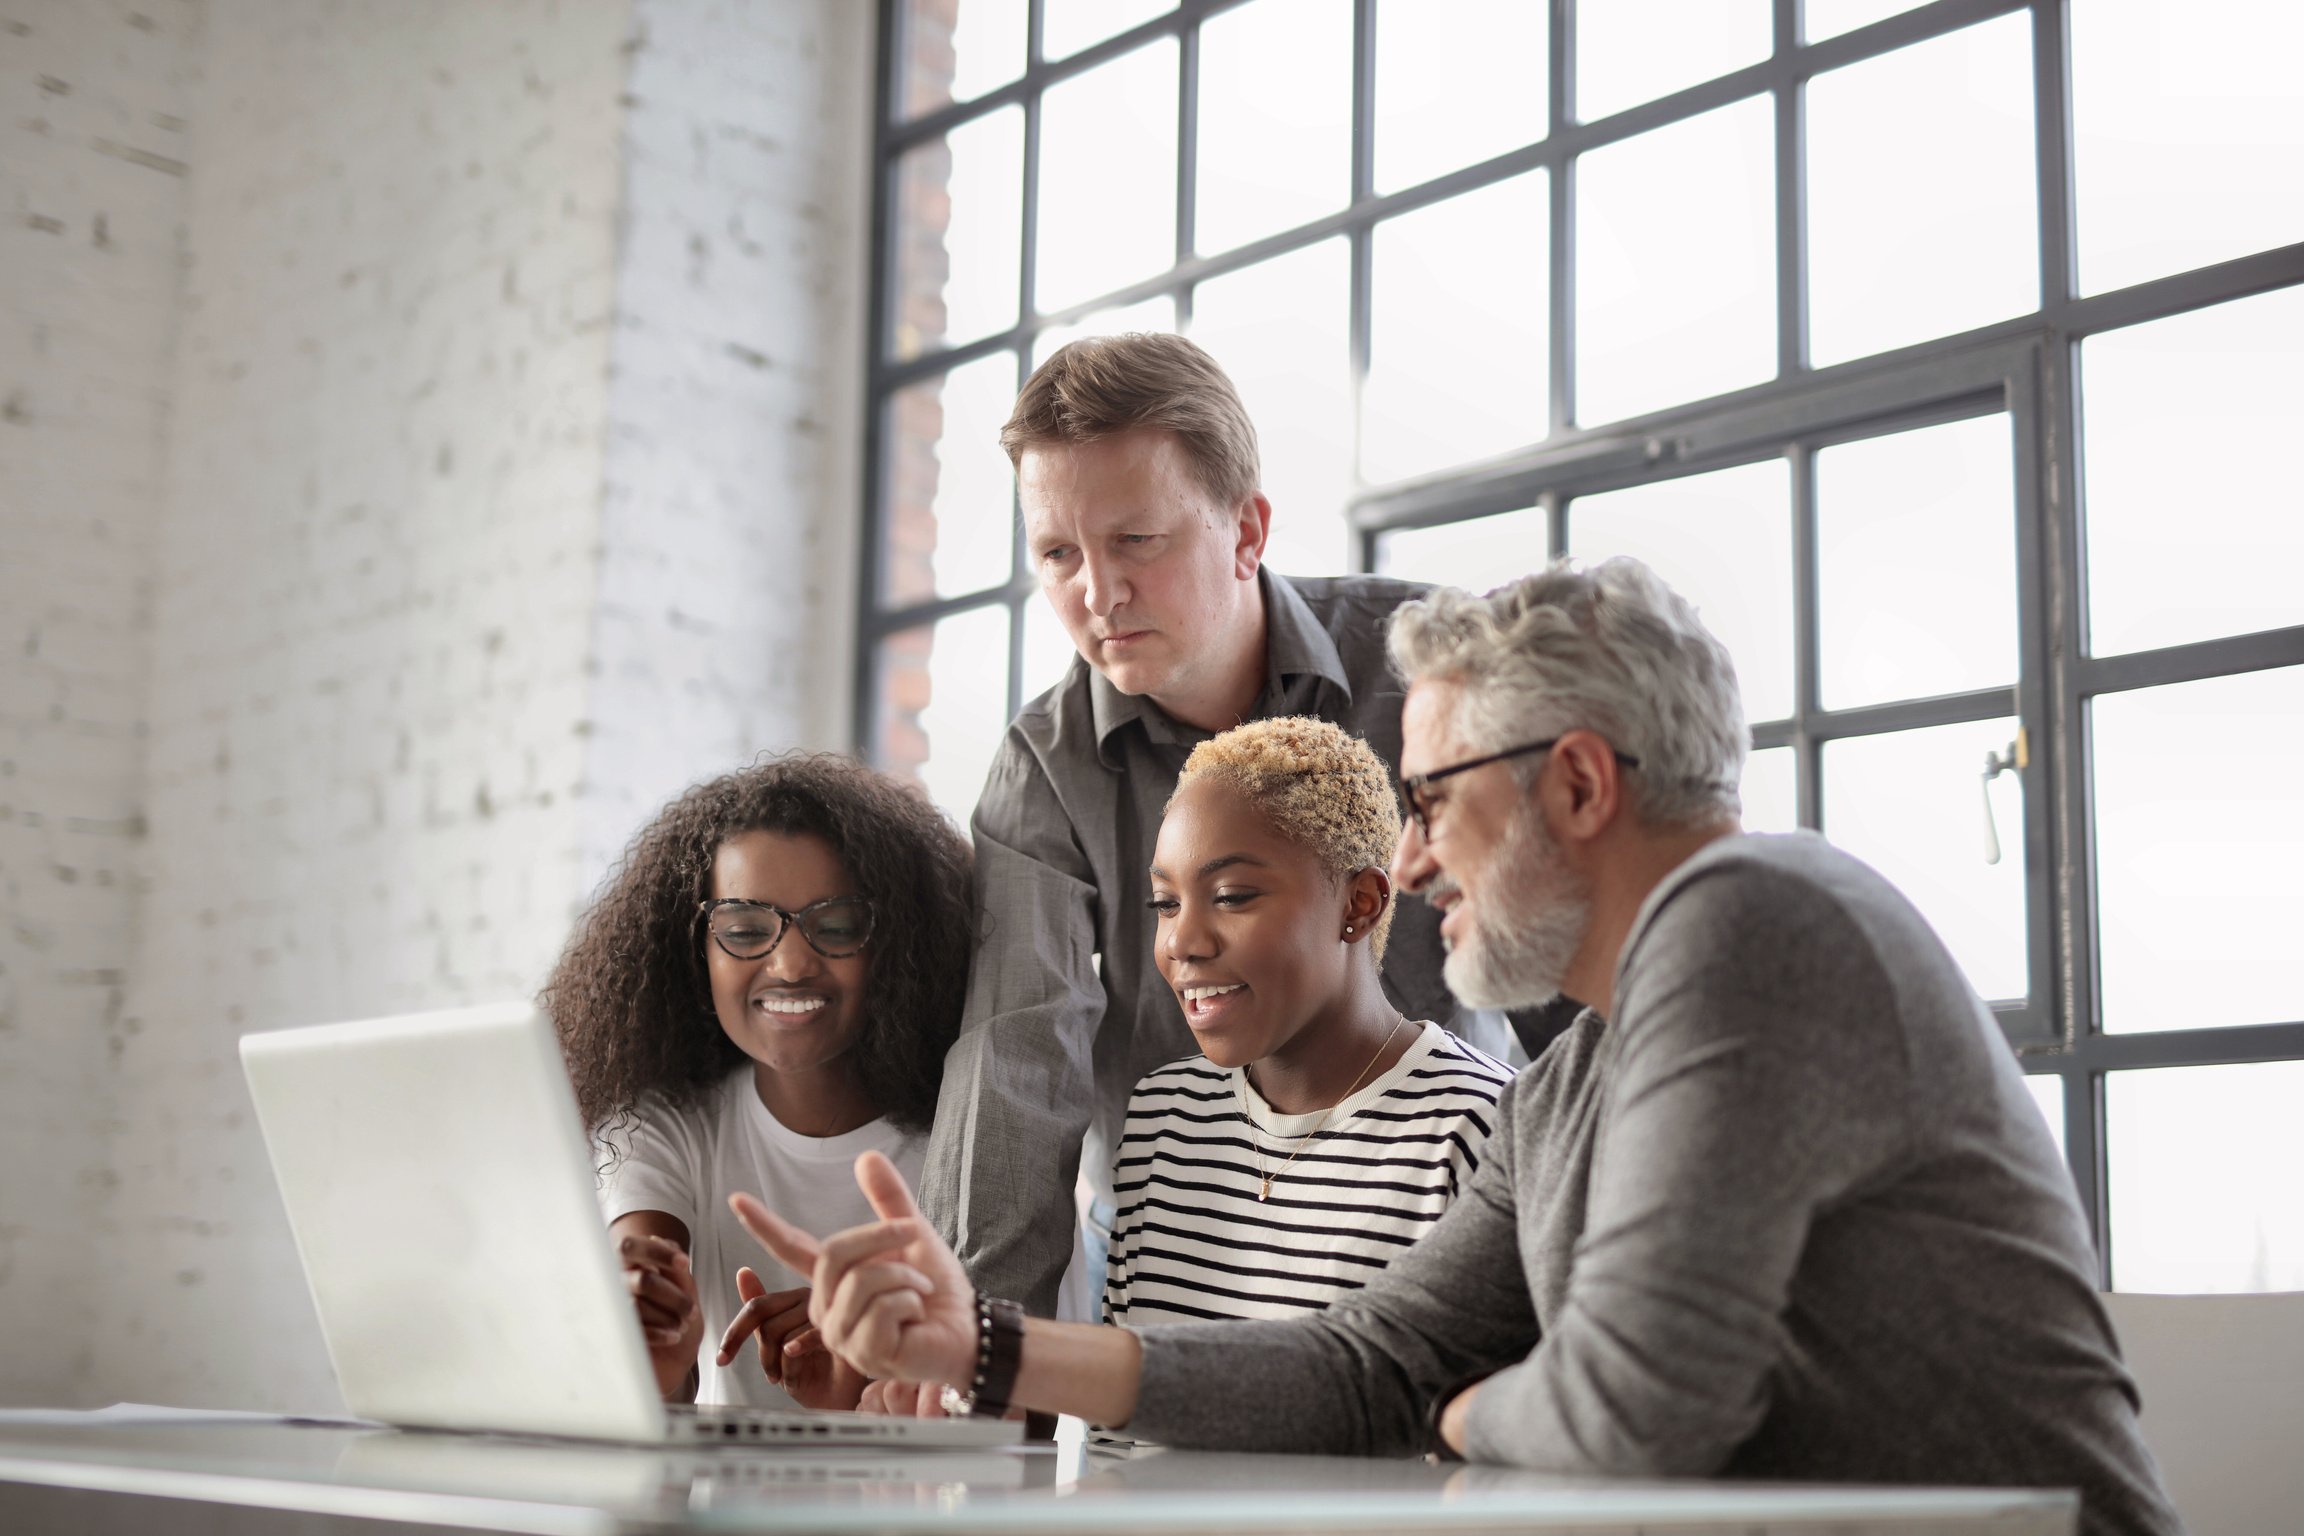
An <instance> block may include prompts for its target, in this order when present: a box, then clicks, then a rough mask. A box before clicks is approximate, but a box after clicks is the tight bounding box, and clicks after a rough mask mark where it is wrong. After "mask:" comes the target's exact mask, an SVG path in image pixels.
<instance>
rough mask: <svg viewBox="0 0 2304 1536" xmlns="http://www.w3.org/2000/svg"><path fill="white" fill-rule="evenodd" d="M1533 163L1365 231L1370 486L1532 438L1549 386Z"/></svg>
mask: <svg viewBox="0 0 2304 1536" xmlns="http://www.w3.org/2000/svg"><path fill="white" fill-rule="evenodd" d="M1544 188H1545V177H1544V173H1543V172H1542V171H1536V172H1533V173H1531V174H1529V175H1526V176H1515V177H1513V178H1512V179H1511V180H1509V181H1502V182H1498V183H1496V184H1495V185H1494V186H1490V187H1483V188H1481V189H1480V190H1479V191H1477V192H1468V193H1466V194H1464V195H1463V196H1462V197H1452V198H1449V199H1448V200H1447V201H1446V202H1441V203H1434V204H1432V205H1431V206H1430V207H1428V208H1419V209H1417V210H1416V211H1415V212H1414V213H1404V214H1402V215H1400V217H1398V218H1396V219H1387V220H1386V221H1385V222H1383V223H1381V224H1379V225H1377V226H1376V235H1375V251H1374V256H1373V261H1374V266H1375V293H1374V298H1373V305H1372V309H1373V314H1372V317H1371V320H1370V338H1369V362H1368V380H1367V383H1366V385H1365V387H1364V388H1363V390H1362V394H1361V418H1360V472H1361V474H1362V475H1363V476H1365V477H1366V478H1367V479H1369V480H1371V481H1386V480H1398V479H1402V478H1404V477H1406V476H1409V475H1414V474H1421V473H1423V472H1424V471H1426V470H1432V469H1439V468H1443V467H1445V466H1447V465H1450V464H1461V463H1465V462H1467V461H1469V460H1472V459H1479V458H1486V457H1488V456H1489V455H1491V454H1497V453H1502V452H1504V451H1505V450H1506V449H1510V448H1517V447H1519V446H1521V445H1522V444H1525V443H1533V442H1537V441H1539V440H1541V439H1542V438H1543V437H1544V436H1545V434H1546V432H1547V430H1548V427H1549V412H1550V409H1551V407H1550V403H1549V402H1550V400H1551V388H1550V384H1549V380H1550V369H1549V366H1548V364H1547V362H1546V357H1547V353H1546V346H1547V342H1546V337H1547V336H1548V335H1549V334H1550V332H1551V327H1550V325H1549V323H1548V321H1547V315H1548V314H1549V310H1548V307H1547V301H1546V298H1545V294H1546V291H1547V284H1548V278H1547V276H1546V274H1547V272H1548V271H1549V268H1550V262H1549V260H1548V259H1547V252H1548V251H1549V249H1550V247H1549V245H1548V243H1547V240H1548V237H1547V235H1546V233H1545V231H1546V229H1547V228H1548V227H1549V226H1550V224H1551V218H1550V213H1549V210H1548V209H1547V208H1546V206H1545V191H1544Z"/></svg>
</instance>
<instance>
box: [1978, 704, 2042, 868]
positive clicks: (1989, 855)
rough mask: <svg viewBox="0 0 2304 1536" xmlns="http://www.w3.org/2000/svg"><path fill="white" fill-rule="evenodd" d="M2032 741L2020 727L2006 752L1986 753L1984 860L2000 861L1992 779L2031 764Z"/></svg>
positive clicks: (1990, 861)
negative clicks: (1993, 813)
mask: <svg viewBox="0 0 2304 1536" xmlns="http://www.w3.org/2000/svg"><path fill="white" fill-rule="evenodd" d="M2030 747H2031V742H2030V740H2029V739H2028V736H2027V733H2026V732H2025V731H2024V730H2023V729H2022V728H2021V727H2019V728H2018V729H2017V732H2016V739H2015V740H2014V741H2012V742H2010V743H2008V750H2007V751H2006V752H1987V753H1985V754H1984V781H1983V784H1984V862H1985V863H1987V864H1997V863H1999V862H2000V829H1999V828H1998V827H1997V826H1995V825H1994V824H1993V819H1992V781H1993V780H1994V779H1996V778H1998V777H2000V775H2002V774H2004V773H2021V772H2023V771H2024V769H2025V768H2027V767H2029V766H2030V765H2031V761H2032V753H2031V751H2030Z"/></svg>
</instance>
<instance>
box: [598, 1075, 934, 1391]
mask: <svg viewBox="0 0 2304 1536" xmlns="http://www.w3.org/2000/svg"><path fill="white" fill-rule="evenodd" d="M639 1120H640V1123H639V1124H638V1125H637V1126H634V1127H631V1128H629V1129H623V1128H618V1129H615V1130H613V1131H612V1132H611V1137H612V1139H613V1141H614V1142H615V1144H616V1145H617V1146H618V1147H621V1148H622V1150H623V1154H624V1155H623V1157H622V1158H621V1159H620V1160H615V1161H614V1163H613V1166H612V1167H609V1168H608V1169H607V1171H606V1172H605V1173H603V1174H602V1175H601V1178H600V1190H599V1194H600V1214H601V1216H602V1218H603V1219H605V1220H608V1221H614V1220H615V1219H616V1218H617V1217H619V1216H625V1215H629V1214H630V1213H632V1212H633V1211H662V1212H664V1214H666V1215H667V1216H671V1217H674V1218H676V1219H677V1220H678V1221H679V1222H680V1223H681V1224H682V1225H683V1226H685V1227H687V1229H688V1240H689V1251H688V1257H689V1261H690V1263H691V1264H692V1265H693V1267H694V1269H695V1272H696V1292H697V1295H698V1297H699V1298H700V1299H701V1301H702V1302H703V1305H704V1341H703V1345H702V1347H701V1348H700V1349H699V1350H698V1352H697V1364H698V1366H699V1367H700V1368H701V1370H702V1376H701V1378H700V1379H699V1383H698V1387H697V1393H696V1398H697V1401H698V1402H705V1403H749V1404H756V1405H759V1406H762V1407H770V1408H788V1407H791V1406H792V1399H791V1398H790V1397H789V1396H787V1395H786V1394H785V1392H784V1389H783V1388H781V1387H779V1386H777V1385H775V1384H774V1383H773V1382H771V1381H769V1380H768V1377H767V1375H766V1373H765V1372H763V1371H762V1370H761V1368H760V1351H759V1346H758V1345H757V1344H756V1343H751V1342H747V1343H746V1344H745V1346H744V1348H743V1350H742V1351H741V1352H740V1353H739V1354H738V1355H737V1356H736V1358H735V1359H734V1360H732V1361H730V1362H729V1364H728V1367H727V1369H725V1370H722V1369H721V1368H720V1367H719V1366H717V1365H715V1364H714V1363H713V1359H712V1357H713V1355H714V1354H715V1353H717V1352H718V1350H719V1348H720V1335H721V1334H722V1333H723V1332H725V1331H726V1329H727V1327H728V1322H729V1319H731V1318H733V1317H734V1316H735V1315H736V1310H737V1308H738V1306H739V1305H740V1303H739V1302H738V1300H737V1296H736V1270H737V1267H738V1266H739V1265H745V1264H749V1265H750V1266H751V1267H752V1268H753V1269H754V1270H755V1271H756V1272H757V1273H758V1274H759V1276H760V1280H761V1283H762V1284H764V1285H766V1286H767V1287H768V1289H769V1290H771V1291H782V1290H788V1289H790V1288H791V1287H793V1286H796V1285H806V1284H807V1283H808V1280H807V1277H806V1276H805V1275H795V1274H793V1273H792V1272H791V1271H790V1270H788V1269H786V1268H785V1267H784V1266H783V1265H782V1264H780V1263H778V1262H777V1261H776V1259H775V1258H774V1257H773V1256H772V1255H770V1254H769V1252H768V1251H767V1250H766V1249H765V1248H762V1247H761V1246H760V1244H759V1243H758V1242H757V1241H756V1240H755V1239H754V1238H753V1236H752V1234H751V1233H749V1232H747V1231H745V1230H744V1228H743V1226H742V1225H741V1224H740V1223H738V1221H737V1220H736V1217H735V1214H734V1213H733V1212H731V1211H730V1210H729V1209H728V1197H729V1196H730V1195H732V1194H735V1193H737V1192H738V1191H742V1192H744V1193H746V1194H751V1195H758V1196H759V1197H760V1200H761V1203H762V1204H764V1205H766V1206H767V1207H768V1209H770V1210H772V1211H774V1212H775V1213H776V1214H777V1215H779V1216H781V1217H783V1218H784V1219H785V1220H786V1221H789V1222H791V1223H793V1224H794V1225H795V1226H798V1227H800V1228H802V1229H803V1230H805V1231H809V1232H813V1233H815V1234H816V1235H817V1236H819V1237H822V1236H826V1235H828V1234H830V1233H833V1232H838V1231H840V1230H842V1229H843V1228H847V1227H853V1226H860V1225H862V1224H863V1223H865V1222H868V1221H871V1220H873V1219H874V1217H873V1213H872V1208H871V1206H870V1205H868V1204H866V1203H865V1200H864V1193H863V1191H862V1190H859V1189H858V1188H857V1187H856V1174H855V1163H856V1158H857V1155H858V1154H859V1153H863V1152H870V1151H877V1152H882V1153H885V1154H886V1155H887V1157H888V1159H889V1160H890V1161H891V1162H893V1163H894V1164H895V1165H896V1167H897V1169H898V1171H899V1172H901V1173H902V1174H903V1175H904V1179H905V1182H906V1183H908V1184H910V1185H911V1186H912V1187H913V1188H915V1189H917V1188H919V1187H920V1165H921V1158H922V1154H923V1153H925V1151H926V1150H927V1145H928V1142H927V1138H926V1137H924V1136H916V1135H913V1134H911V1133H909V1132H905V1131H900V1130H898V1129H897V1128H896V1127H895V1126H893V1125H891V1124H889V1123H888V1122H887V1121H886V1120H874V1121H872V1122H871V1123H870V1124H869V1125H864V1126H861V1127H859V1128H857V1129H856V1130H853V1131H850V1132H848V1133H847V1134H846V1135H844V1136H803V1135H801V1134H800V1133H798V1132H797V1131H794V1130H791V1129H788V1128H787V1127H786V1126H785V1125H784V1124H783V1122H781V1121H779V1120H778V1119H777V1118H776V1117H775V1116H774V1115H772V1114H770V1113H769V1112H768V1106H767V1105H765V1104H763V1103H761V1102H760V1095H759V1093H758V1092H757V1091H756V1090H755V1089H754V1087H753V1085H752V1067H751V1064H750V1063H746V1064H745V1065H743V1066H741V1067H738V1068H737V1069H736V1070H735V1071H733V1072H731V1073H729V1074H728V1076H727V1078H726V1079H725V1080H724V1081H723V1082H721V1084H720V1085H719V1086H718V1087H716V1088H714V1089H712V1090H711V1091H710V1092H708V1093H707V1094H705V1095H704V1097H703V1098H702V1099H701V1100H700V1101H699V1102H698V1103H696V1104H694V1105H692V1106H690V1107H688V1108H686V1109H672V1108H670V1107H668V1106H667V1105H665V1104H664V1103H663V1102H661V1101H654V1102H651V1103H648V1104H644V1105H643V1106H641V1108H640V1110H639ZM613 1158H614V1154H613V1152H610V1151H606V1150H603V1152H602V1162H603V1163H608V1162H610V1161H611V1160H612V1159H613ZM635 1326H637V1325H635Z"/></svg>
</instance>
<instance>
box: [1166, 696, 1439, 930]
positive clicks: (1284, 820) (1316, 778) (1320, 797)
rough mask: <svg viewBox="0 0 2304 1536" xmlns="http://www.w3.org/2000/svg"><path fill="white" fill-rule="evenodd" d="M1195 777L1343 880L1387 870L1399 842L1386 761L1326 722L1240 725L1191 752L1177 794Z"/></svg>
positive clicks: (1381, 925) (1385, 914) (1381, 926)
mask: <svg viewBox="0 0 2304 1536" xmlns="http://www.w3.org/2000/svg"><path fill="white" fill-rule="evenodd" d="M1197 779H1213V780H1215V781H1216V782H1217V783H1220V784H1222V785H1224V786H1225V787H1226V788H1227V789H1230V790H1233V791H1234V792H1235V793H1237V794H1239V795H1240V796H1241V797H1242V798H1243V799H1245V800H1246V801H1247V802H1248V803H1249V804H1250V805H1252V806H1254V807H1255V808H1256V810H1257V812H1258V813H1259V814H1261V815H1262V816H1263V817H1264V819H1265V820H1266V821H1268V822H1270V823H1271V825H1272V829H1273V830H1274V831H1276V832H1278V833H1279V834H1280V835H1281V836H1282V837H1284V838H1286V839H1288V841H1290V842H1292V843H1296V844H1298V845H1300V846H1301V847H1303V848H1305V849H1307V850H1308V851H1309V852H1310V853H1311V854H1312V855H1313V857H1315V858H1317V859H1318V860H1319V861H1320V865H1321V867H1322V868H1323V869H1325V870H1327V871H1328V873H1329V874H1330V875H1332V876H1334V877H1335V878H1336V879H1338V880H1345V879H1349V878H1350V877H1351V876H1352V875H1353V874H1355V873H1356V872H1358V871H1360V870H1363V869H1370V868H1374V869H1384V868H1385V867H1387V866H1388V865H1389V864H1390V863H1391V862H1392V852H1393V849H1394V848H1396V847H1397V846H1398V845H1399V842H1400V806H1399V802H1398V800H1397V798H1396V797H1395V796H1394V794H1393V792H1392V776H1391V774H1389V773H1387V772H1386V771H1385V768H1384V762H1383V760H1382V759H1381V758H1379V757H1378V756H1377V755H1376V754H1375V753H1374V752H1373V751H1371V750H1369V747H1368V743H1366V742H1364V741H1362V740H1360V738H1358V737H1357V736H1353V735H1350V734H1348V733H1347V732H1345V731H1344V730H1342V729H1340V728H1339V727H1337V726H1334V725H1331V724H1329V723H1328V722H1327V721H1325V720H1314V719H1311V718H1309V717H1306V716H1302V715H1288V716H1283V717H1281V718H1279V719H1274V720H1251V721H1250V722H1248V723H1247V724H1246V725H1236V726H1234V727H1233V728H1232V729H1231V730H1228V731H1226V732H1224V733H1223V734H1222V735H1220V736H1214V737H1211V738H1209V739H1208V740H1206V741H1204V742H1202V743H1200V745H1198V746H1197V747H1194V748H1193V749H1192V755H1191V756H1190V757H1188V758H1186V759H1185V760H1184V771H1183V772H1182V773H1180V774H1178V775H1177V776H1176V794H1182V793H1183V792H1184V786H1185V785H1187V784H1190V783H1192V782H1193V781H1194V780H1197ZM1169 799H1170V801H1171V803H1173V801H1174V799H1175V795H1171V796H1169ZM1392 906H1393V904H1392V903H1391V902H1386V903H1385V904H1384V910H1383V911H1382V912H1381V913H1379V914H1378V915H1377V918H1376V921H1375V923H1374V924H1373V925H1372V926H1371V927H1370V928H1369V930H1368V944H1369V953H1370V954H1372V955H1373V956H1374V957H1375V958H1376V959H1378V960H1382V959H1383V958H1384V944H1385V941H1386V939H1387V938H1389V937H1390V935H1391V932H1392Z"/></svg>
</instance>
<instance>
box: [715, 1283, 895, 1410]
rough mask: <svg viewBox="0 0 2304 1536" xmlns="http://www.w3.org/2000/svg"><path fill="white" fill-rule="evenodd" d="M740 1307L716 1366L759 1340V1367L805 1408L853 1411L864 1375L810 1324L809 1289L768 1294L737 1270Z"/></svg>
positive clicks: (769, 1292) (724, 1363) (721, 1339)
mask: <svg viewBox="0 0 2304 1536" xmlns="http://www.w3.org/2000/svg"><path fill="white" fill-rule="evenodd" d="M736 1294H737V1295H738V1296H740V1297H742V1298H743V1300H744V1304H743V1306H741V1307H739V1308H738V1309H737V1312H736V1315H735V1317H734V1318H732V1319H730V1320H729V1323H728V1331H727V1332H726V1333H724V1334H722V1335H721V1336H720V1353H719V1356H718V1359H719V1363H720V1364H721V1365H723V1366H725V1365H727V1364H728V1363H729V1362H730V1361H731V1360H734V1359H735V1358H736V1352H737V1351H738V1350H739V1349H741V1348H743V1345H744V1341H745V1339H746V1338H748V1337H750V1336H751V1335H753V1334H755V1333H757V1334H758V1335H759V1336H760V1368H761V1370H762V1371H763V1372H765V1373H766V1375H767V1377H768V1379H769V1380H770V1381H772V1382H775V1383H776V1384H777V1385H778V1386H780V1387H782V1388H783V1389H784V1390H785V1391H786V1392H788V1393H790V1394H791V1395H792V1400H793V1401H794V1402H797V1403H799V1404H800V1405H801V1406H802V1407H804V1408H854V1407H855V1406H856V1400H857V1398H858V1397H859V1396H861V1395H862V1393H863V1391H864V1384H865V1381H866V1379H867V1378H866V1377H865V1375H864V1373H863V1372H862V1371H859V1370H857V1369H856V1368H855V1367H854V1366H851V1365H850V1364H849V1363H848V1362H847V1361H845V1360H842V1359H841V1358H840V1357H839V1356H838V1355H835V1354H834V1353H832V1351H831V1350H830V1349H828V1348H827V1347H826V1346H825V1344H824V1336H823V1335H822V1334H821V1333H819V1332H817V1330H816V1326H815V1325H814V1324H813V1323H811V1322H809V1321H808V1287H807V1286H804V1285H802V1286H795V1287H793V1288H792V1289H791V1290H788V1291H771V1290H769V1289H768V1287H767V1286H766V1285H765V1284H764V1283H763V1282H762V1281H761V1279H760V1276H759V1275H758V1274H757V1273H755V1272H754V1271H753V1270H752V1268H751V1267H750V1266H749V1265H747V1266H746V1267H744V1268H742V1269H739V1270H737V1271H736Z"/></svg>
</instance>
